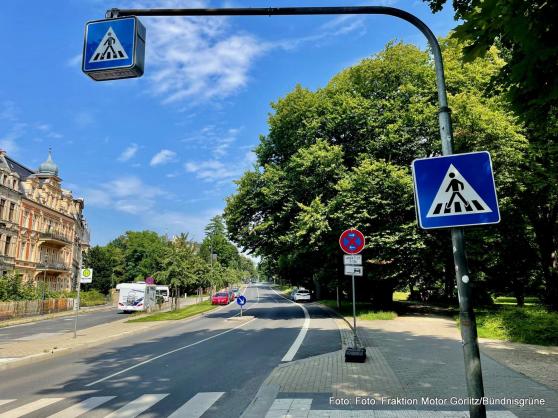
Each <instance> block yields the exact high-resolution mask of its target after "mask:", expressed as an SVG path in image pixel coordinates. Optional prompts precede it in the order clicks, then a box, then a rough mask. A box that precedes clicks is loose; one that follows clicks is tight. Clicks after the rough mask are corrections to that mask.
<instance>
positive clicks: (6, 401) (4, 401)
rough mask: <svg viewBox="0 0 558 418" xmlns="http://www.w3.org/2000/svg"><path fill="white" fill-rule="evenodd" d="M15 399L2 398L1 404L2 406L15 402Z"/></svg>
mask: <svg viewBox="0 0 558 418" xmlns="http://www.w3.org/2000/svg"><path fill="white" fill-rule="evenodd" d="M15 400H16V399H0V406H2V405H4V404H7V403H10V402H13V401H15Z"/></svg>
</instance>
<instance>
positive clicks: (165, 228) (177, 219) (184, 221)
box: [142, 209, 222, 242]
mask: <svg viewBox="0 0 558 418" xmlns="http://www.w3.org/2000/svg"><path fill="white" fill-rule="evenodd" d="M220 213H222V209H209V210H206V211H203V212H202V213H200V214H199V215H191V214H188V213H183V212H177V211H163V212H157V213H153V212H148V213H146V214H144V215H143V216H142V219H143V222H144V223H145V224H146V226H147V227H148V228H150V229H155V230H156V231H158V232H159V233H165V234H168V235H170V236H172V235H178V234H179V233H181V232H188V234H189V236H190V238H192V239H194V240H196V241H198V242H200V241H201V240H202V239H203V237H204V235H205V233H204V229H205V226H206V225H207V224H208V223H209V220H210V219H211V218H212V217H213V216H215V215H218V214H220Z"/></svg>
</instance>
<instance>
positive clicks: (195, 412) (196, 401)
mask: <svg viewBox="0 0 558 418" xmlns="http://www.w3.org/2000/svg"><path fill="white" fill-rule="evenodd" d="M224 394H225V392H202V393H198V394H196V396H194V397H193V398H192V399H190V400H189V401H188V402H186V403H185V404H184V405H182V406H181V407H180V408H178V409H177V410H176V411H174V412H173V413H172V414H171V415H169V417H168V418H199V417H201V416H202V415H203V414H204V413H205V411H207V410H208V409H209V408H211V406H212V405H213V404H214V403H215V402H217V400H218V399H219V398H220V397H221V396H223V395H224Z"/></svg>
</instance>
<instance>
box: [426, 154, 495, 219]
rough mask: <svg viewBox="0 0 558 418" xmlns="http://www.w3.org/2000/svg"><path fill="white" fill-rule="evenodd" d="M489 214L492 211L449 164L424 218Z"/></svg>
mask: <svg viewBox="0 0 558 418" xmlns="http://www.w3.org/2000/svg"><path fill="white" fill-rule="evenodd" d="M489 212H492V210H491V209H490V208H489V207H488V205H487V204H486V203H485V202H484V200H482V198H481V197H480V196H479V194H478V193H477V192H476V191H475V189H473V187H471V185H470V184H469V183H468V182H467V180H465V178H464V177H463V176H462V175H461V173H460V172H459V171H457V168H455V166H454V165H453V164H450V166H449V168H448V171H447V173H446V175H445V176H444V180H443V181H442V184H441V185H440V188H439V189H438V193H436V197H435V198H434V201H433V202H432V205H431V206H430V210H429V211H428V214H427V215H426V217H427V218H432V217H435V216H446V215H458V214H476V213H489Z"/></svg>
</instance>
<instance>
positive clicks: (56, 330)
mask: <svg viewBox="0 0 558 418" xmlns="http://www.w3.org/2000/svg"><path fill="white" fill-rule="evenodd" d="M123 315H124V314H118V312H117V310H116V308H114V309H110V310H103V311H97V312H87V313H84V312H80V314H79V318H78V328H79V329H83V328H89V327H94V326H95V325H100V324H105V323H107V322H112V321H116V320H118V319H122V318H124V316H123ZM70 331H71V332H73V331H74V316H73V315H72V316H65V317H61V318H53V319H45V320H42V321H36V322H29V323H26V324H21V325H12V326H9V327H3V328H0V342H4V341H13V340H22V339H23V340H34V339H38V338H45V337H49V336H52V335H56V334H64V333H65V332H70Z"/></svg>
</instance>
